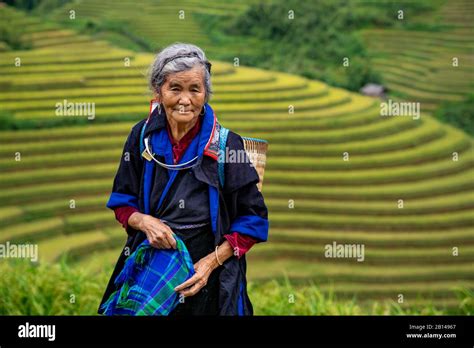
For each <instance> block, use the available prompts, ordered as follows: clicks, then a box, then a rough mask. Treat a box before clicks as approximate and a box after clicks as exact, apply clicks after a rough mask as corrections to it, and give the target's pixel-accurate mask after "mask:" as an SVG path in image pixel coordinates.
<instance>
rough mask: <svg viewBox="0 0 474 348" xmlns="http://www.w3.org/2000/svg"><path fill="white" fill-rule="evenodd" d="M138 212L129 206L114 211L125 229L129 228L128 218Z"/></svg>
mask: <svg viewBox="0 0 474 348" xmlns="http://www.w3.org/2000/svg"><path fill="white" fill-rule="evenodd" d="M137 211H138V209H136V208H134V207H129V206H123V207H117V208H115V209H114V213H115V218H116V219H117V221H118V222H120V223H121V224H122V226H123V228H125V229H127V228H128V218H129V217H130V216H131V215H132V214H133V213H135V212H137Z"/></svg>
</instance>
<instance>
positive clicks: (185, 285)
mask: <svg viewBox="0 0 474 348" xmlns="http://www.w3.org/2000/svg"><path fill="white" fill-rule="evenodd" d="M198 277H199V276H198V274H197V273H194V275H193V276H192V277H191V278H189V279H188V280H186V281H185V282H184V283H182V284H180V285H178V286H177V287H175V288H174V291H181V290H183V289H186V288H188V287H190V286H191V285H193V284H194V283H196V282H197V281H198Z"/></svg>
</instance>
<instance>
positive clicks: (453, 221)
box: [0, 8, 474, 308]
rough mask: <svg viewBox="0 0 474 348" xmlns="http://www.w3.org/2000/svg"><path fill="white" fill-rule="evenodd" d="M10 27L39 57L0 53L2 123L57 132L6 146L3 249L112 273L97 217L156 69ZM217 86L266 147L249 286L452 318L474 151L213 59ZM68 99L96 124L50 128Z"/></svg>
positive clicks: (362, 101) (359, 106) (115, 241)
mask: <svg viewBox="0 0 474 348" xmlns="http://www.w3.org/2000/svg"><path fill="white" fill-rule="evenodd" d="M5 17H8V18H10V19H11V20H15V21H16V22H17V23H21V26H22V27H23V28H24V30H25V34H28V39H29V40H30V42H31V47H32V49H31V50H26V51H5V52H1V53H0V72H1V74H0V86H1V93H0V103H1V108H2V112H4V114H5V115H10V116H9V117H10V119H9V120H10V121H11V122H12V124H17V126H19V127H37V126H44V125H53V124H55V123H57V124H59V125H62V126H61V127H60V126H57V127H55V128H53V129H35V130H33V129H30V130H27V129H25V130H17V131H13V130H9V131H3V132H1V134H0V144H1V146H0V187H1V190H0V219H1V221H2V224H1V226H0V243H4V242H6V241H10V242H15V243H20V242H34V243H38V244H39V252H40V259H41V261H42V262H56V261H58V260H59V259H60V258H61V257H62V256H63V255H64V254H66V253H67V254H68V255H69V259H70V262H73V263H75V264H76V265H78V266H80V267H81V268H86V269H89V270H90V271H91V272H100V271H103V269H104V268H106V269H110V267H111V265H113V263H114V262H115V261H116V259H117V257H118V255H119V253H120V250H121V247H122V246H123V244H124V242H125V233H124V231H123V230H122V229H121V227H120V226H119V224H118V223H117V222H116V221H115V220H114V217H113V213H112V212H111V211H108V210H106V209H105V207H104V206H105V203H106V201H107V198H108V194H109V193H110V189H111V186H112V179H113V175H114V173H115V170H116V168H117V165H118V161H119V158H120V156H121V151H122V146H123V143H124V141H125V139H126V136H127V134H128V132H129V131H130V128H131V126H132V125H133V124H134V123H135V122H137V121H138V120H140V119H142V118H144V117H146V115H147V110H148V107H147V100H148V98H149V96H148V95H147V93H148V92H147V89H146V81H145V78H144V76H143V75H144V72H145V69H146V66H147V64H148V63H149V62H151V60H152V58H153V56H152V55H151V54H148V53H136V52H133V51H129V50H125V49H119V48H116V47H114V46H112V45H111V44H110V43H108V42H105V41H99V40H96V39H93V38H91V37H89V36H86V35H78V34H76V33H75V32H73V31H71V30H65V29H62V28H60V27H58V26H56V25H54V24H50V23H49V22H46V21H40V20H39V19H35V17H34V16H25V15H24V14H22V13H20V12H16V11H14V10H12V9H10V8H0V19H1V18H5ZM17 57H19V58H21V62H22V63H21V66H19V67H16V66H15V65H14V62H15V58H17ZM125 58H130V62H131V64H130V66H126V65H125V64H124V59H125ZM214 67H215V69H214ZM213 74H214V76H213V84H214V90H215V93H214V97H213V99H212V100H211V105H212V106H213V107H214V109H215V110H216V113H217V115H218V117H219V119H220V120H221V122H222V123H223V124H224V125H225V126H226V127H229V128H231V129H233V130H234V131H237V132H239V133H240V134H243V135H246V136H251V137H261V138H265V139H267V140H268V141H269V143H270V150H269V154H268V159H267V168H266V172H265V181H264V188H263V192H264V195H265V198H266V202H267V205H268V207H269V210H270V219H271V230H270V240H269V242H268V243H266V244H262V245H257V246H255V247H254V249H253V250H252V251H251V252H250V254H249V256H248V257H249V269H248V272H249V278H250V279H251V280H252V282H255V283H256V284H258V283H260V282H265V281H268V280H270V279H280V280H282V279H284V278H285V277H288V278H289V279H290V280H291V281H292V283H294V284H295V285H298V286H299V285H302V284H306V283H308V281H312V282H314V283H315V284H317V285H318V286H319V287H320V288H321V289H322V290H329V289H333V290H334V293H335V294H336V295H337V296H338V297H339V298H346V297H349V298H352V297H353V296H356V298H357V299H358V301H361V302H364V301H369V300H370V301H372V300H382V301H384V300H393V301H396V300H397V298H398V295H399V294H403V295H404V298H405V302H404V303H403V304H401V306H402V308H410V307H411V306H415V305H424V304H429V303H432V301H435V302H436V305H437V306H447V307H449V308H459V300H458V299H457V297H456V295H455V293H454V292H453V290H454V289H455V288H456V287H459V286H463V287H465V288H468V289H472V287H473V285H474V274H473V272H472V269H473V268H472V267H473V265H474V233H473V232H474V227H473V222H474V218H473V216H474V214H473V210H474V181H473V180H472V179H473V175H474V152H473V140H472V139H471V138H469V137H467V136H466V135H465V134H464V133H462V132H460V131H458V130H456V129H454V128H452V127H449V126H446V125H444V124H441V123H439V122H438V121H436V120H434V119H433V118H431V117H430V116H429V115H427V114H422V116H421V118H420V119H418V120H414V119H412V118H407V117H381V116H380V106H379V102H378V101H377V100H374V99H371V98H367V97H362V96H360V95H357V94H354V93H351V92H347V91H345V90H343V89H338V88H333V87H330V86H328V85H326V84H324V83H321V82H318V81H312V80H308V79H305V78H302V77H298V76H296V75H289V74H284V73H280V72H275V71H265V70H260V69H256V68H250V67H244V66H239V67H235V66H233V65H232V64H229V63H224V62H217V61H216V62H214V61H213ZM63 99H67V100H68V101H80V102H82V101H92V102H95V103H96V117H95V119H94V120H87V119H85V118H82V119H81V120H80V121H77V120H75V118H73V117H70V118H65V117H59V116H56V115H55V108H54V105H55V103H57V102H62V101H63ZM292 107H293V108H294V113H291V112H289V110H292ZM76 118H78V117H76ZM118 120H120V121H121V122H115V121H118ZM75 123H83V125H81V126H74V124H75ZM18 153H19V154H20V155H21V160H20V161H17V160H15V158H16V157H18V156H17V155H18ZM453 153H457V155H458V159H457V160H453ZM344 156H345V157H347V156H349V160H344ZM71 200H74V203H75V208H71V207H70V205H71ZM399 200H403V205H404V207H403V208H399V206H400V202H399ZM333 241H336V242H337V243H358V244H364V245H365V260H364V262H357V261H356V260H354V259H348V258H345V259H336V258H334V259H331V258H326V257H325V255H324V247H325V245H326V244H332V243H333ZM453 248H458V250H459V254H458V255H457V256H454V255H453ZM105 278H106V277H104V278H103V279H102V278H101V279H102V280H100V281H101V282H104V283H102V285H103V286H105V281H104V280H105Z"/></svg>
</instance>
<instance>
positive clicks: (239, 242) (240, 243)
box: [224, 232, 257, 259]
mask: <svg viewBox="0 0 474 348" xmlns="http://www.w3.org/2000/svg"><path fill="white" fill-rule="evenodd" d="M224 238H225V239H227V241H228V242H229V244H230V245H231V246H232V249H234V255H235V256H237V258H238V259H240V258H241V257H242V256H243V255H244V254H245V253H246V252H247V251H249V250H250V248H251V247H252V246H253V245H254V244H255V243H257V241H256V240H255V239H253V238H252V237H250V236H246V235H244V234H241V233H238V232H232V234H225V235H224Z"/></svg>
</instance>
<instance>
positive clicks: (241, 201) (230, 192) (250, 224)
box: [224, 132, 269, 242]
mask: <svg viewBox="0 0 474 348" xmlns="http://www.w3.org/2000/svg"><path fill="white" fill-rule="evenodd" d="M227 147H228V149H229V151H230V150H242V151H245V149H244V144H243V141H242V138H241V137H240V136H239V135H238V134H235V133H233V132H229V137H228V141H227ZM229 158H230V157H229ZM236 158H237V157H236ZM242 158H244V161H239V163H232V162H229V163H226V164H225V184H224V195H225V197H226V204H227V207H228V210H229V214H230V219H231V227H230V231H232V232H238V233H240V234H243V235H246V236H249V237H252V238H253V239H255V240H256V241H257V242H264V241H266V240H267V238H268V227H269V226H268V210H267V207H266V205H265V201H264V199H263V195H262V193H261V192H260V191H259V190H258V188H257V183H258V182H259V177H258V174H257V171H256V170H255V168H254V167H253V166H252V165H251V164H250V161H248V157H247V160H245V156H244V155H242V153H241V154H240V159H242Z"/></svg>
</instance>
